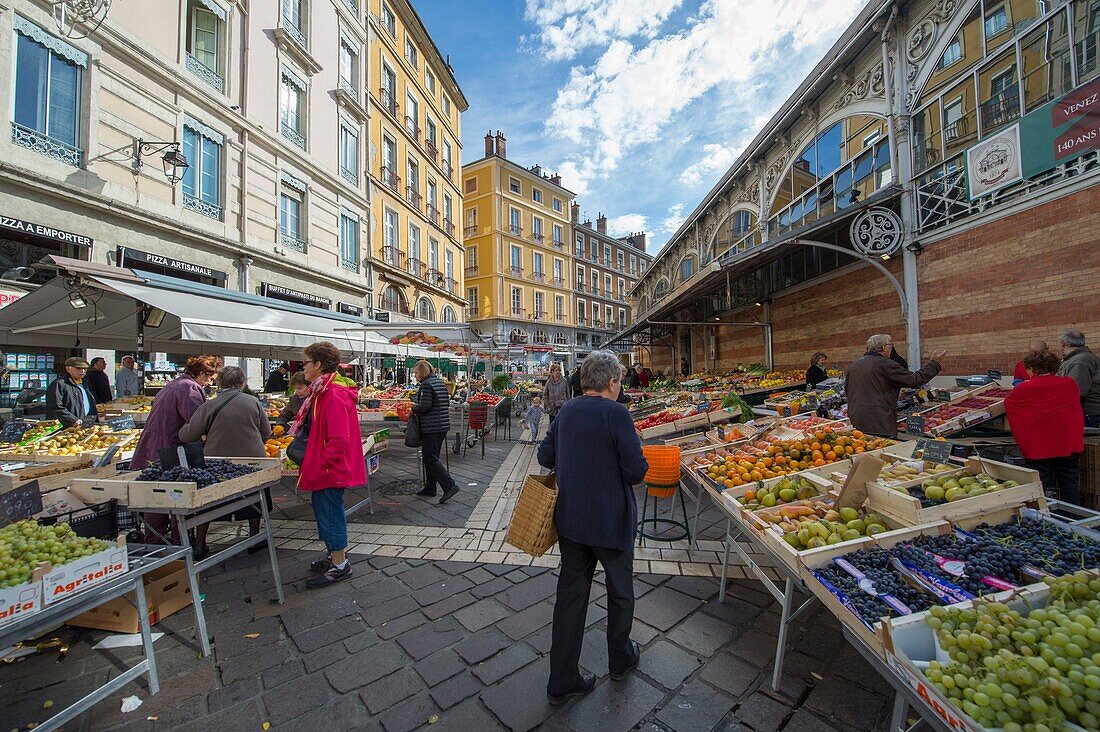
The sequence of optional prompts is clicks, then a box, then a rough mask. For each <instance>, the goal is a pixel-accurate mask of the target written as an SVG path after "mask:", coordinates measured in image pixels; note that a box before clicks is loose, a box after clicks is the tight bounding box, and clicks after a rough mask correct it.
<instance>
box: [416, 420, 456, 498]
mask: <svg viewBox="0 0 1100 732" xmlns="http://www.w3.org/2000/svg"><path fill="white" fill-rule="evenodd" d="M422 438H423V440H424V444H422V445H421V446H420V451H421V453H422V454H423V456H424V490H427V491H433V492H434V491H435V487H436V485H437V484H438V485H439V486H440V487H441V488H442V489H443V490H444V491H446V490H447V489H448V488H450V487H451V486H453V485H454V484H455V479H454V478H452V477H451V474H450V473H448V472H447V469H446V468H445V467H443V463H441V462H440V461H439V450H440V448H442V447H443V443H444V442H446V441H447V433H446V432H426V433H424V434H423V435H422Z"/></svg>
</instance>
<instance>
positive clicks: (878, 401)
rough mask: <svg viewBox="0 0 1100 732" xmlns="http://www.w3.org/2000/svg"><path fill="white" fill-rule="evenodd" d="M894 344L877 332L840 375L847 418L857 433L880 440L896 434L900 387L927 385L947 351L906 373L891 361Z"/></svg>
mask: <svg viewBox="0 0 1100 732" xmlns="http://www.w3.org/2000/svg"><path fill="white" fill-rule="evenodd" d="M893 348H894V344H893V343H892V342H891V339H890V336H888V335H886V334H884V333H879V334H877V335H873V336H871V337H870V338H868V339H867V352H866V353H864V354H863V356H862V357H861V358H859V359H857V360H855V361H854V362H852V364H851V365H850V366H849V367H848V370H847V371H846V372H845V373H844V391H845V392H846V393H847V395H848V419H850V420H852V426H853V427H855V428H856V429H857V430H863V431H864V432H866V433H868V434H872V435H881V436H883V437H897V435H898V394H899V393H900V392H901V389H902V387H917V386H922V385H923V384H927V383H928V382H929V381H931V380H932V378H933V377H934V376H935V375H936V374H938V373H939V372H940V369H941V368H942V366H940V363H941V362H942V361H943V357H944V356H946V355H947V351H940V352H939V353H937V354H936V355H934V356H932V360H931V361H929V362H928V363H927V364H926V365H925V367H924V368H922V369H921V370H920V371H916V372H913V371H909V370H908V369H905V368H903V367H902V366H900V365H899V364H898V363H896V362H895V361H893V360H891V358H890V352H891V351H892V350H893Z"/></svg>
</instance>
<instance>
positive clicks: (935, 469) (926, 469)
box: [878, 460, 955, 492]
mask: <svg viewBox="0 0 1100 732" xmlns="http://www.w3.org/2000/svg"><path fill="white" fill-rule="evenodd" d="M954 469H955V466H952V465H947V464H946V463H933V462H929V461H927V460H905V461H903V462H896V463H894V464H892V465H887V466H886V467H884V468H883V469H882V472H881V473H879V474H878V482H879V483H881V484H882V485H885V486H888V487H890V488H894V489H895V490H900V491H902V492H905V489H904V488H899V487H898V485H897V484H898V483H906V482H909V481H911V480H918V479H920V478H928V479H931V478H932V476H934V475H936V474H937V473H942V472H944V471H947V470H954Z"/></svg>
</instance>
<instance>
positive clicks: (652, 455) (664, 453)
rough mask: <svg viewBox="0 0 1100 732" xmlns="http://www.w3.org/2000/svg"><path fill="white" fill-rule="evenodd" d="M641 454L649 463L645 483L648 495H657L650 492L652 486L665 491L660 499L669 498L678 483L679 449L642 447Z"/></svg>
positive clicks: (665, 446)
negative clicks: (648, 487) (647, 487)
mask: <svg viewBox="0 0 1100 732" xmlns="http://www.w3.org/2000/svg"><path fill="white" fill-rule="evenodd" d="M642 454H643V455H645V458H646V462H648V463H649V470H648V471H647V472H646V475H645V482H646V484H647V485H649V486H650V489H649V490H650V491H651V492H650V495H657V494H656V493H653V492H652V490H653V486H657V487H658V488H659V489H660V490H662V491H667V492H665V493H663V494H662V497H665V498H667V497H668V496H671V495H672V493H673V492H675V490H676V486H677V485H679V483H680V448H679V447H677V446H676V445H644V446H643V447H642ZM669 486H671V488H669Z"/></svg>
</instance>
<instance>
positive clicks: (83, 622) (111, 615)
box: [66, 560, 191, 633]
mask: <svg viewBox="0 0 1100 732" xmlns="http://www.w3.org/2000/svg"><path fill="white" fill-rule="evenodd" d="M142 579H143V581H144V582H145V601H146V603H147V605H148V608H149V624H150V625H156V624H157V623H159V622H160V621H161V620H163V619H164V618H166V617H168V616H169V615H172V614H174V613H176V612H179V611H180V610H182V609H183V608H185V607H187V606H188V605H190V604H191V584H190V583H189V582H188V581H187V563H186V562H184V561H183V560H179V561H176V562H172V563H171V564H168V565H166V566H164V567H161V568H160V569H157V570H155V571H153V572H150V573H148V574H146V575H145V576H144V577H143V578H142ZM135 603H136V600H135V599H134V598H133V595H132V594H131V595H127V596H126V597H116V598H115V599H113V600H108V601H107V602H105V603H103V604H102V605H100V606H99V607H97V608H93V609H91V610H89V611H88V612H86V613H81V614H80V615H77V616H76V617H75V618H70V619H69V620H68V621H66V622H67V624H68V625H73V626H76V627H80V628H96V629H97V630H109V631H113V632H115V633H137V632H138V631H139V630H141V624H140V622H139V619H138V613H137V606H136V605H135Z"/></svg>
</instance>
